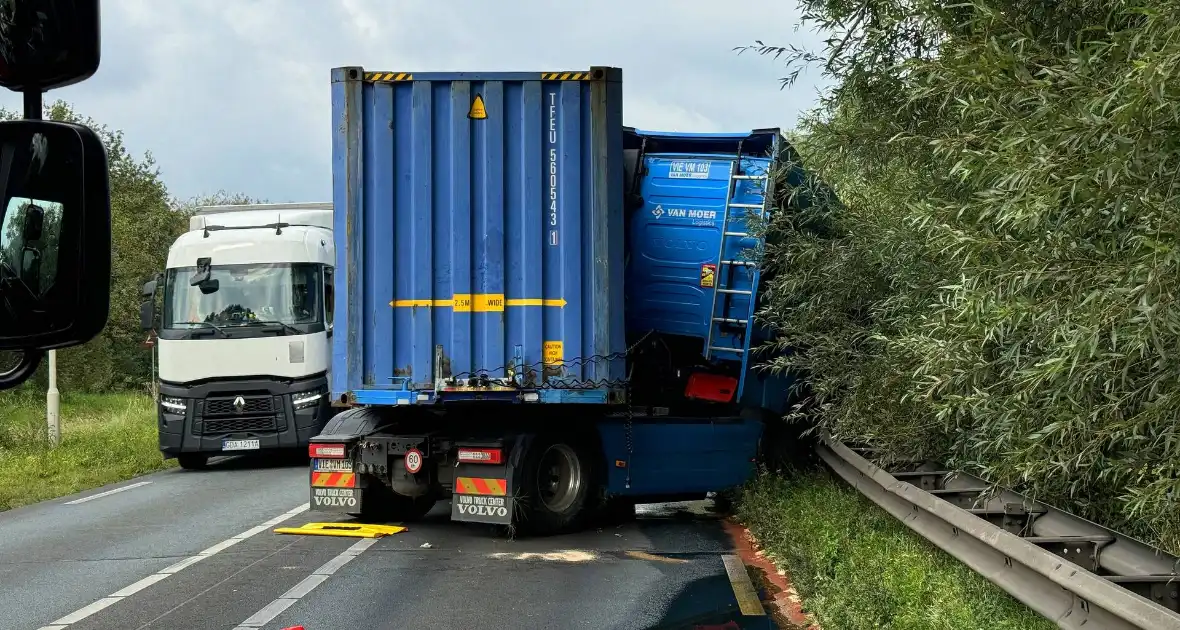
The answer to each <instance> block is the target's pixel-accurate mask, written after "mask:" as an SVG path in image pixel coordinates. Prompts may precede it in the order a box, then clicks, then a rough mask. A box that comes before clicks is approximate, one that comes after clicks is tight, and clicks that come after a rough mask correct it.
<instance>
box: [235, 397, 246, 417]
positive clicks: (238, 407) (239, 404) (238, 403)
mask: <svg viewBox="0 0 1180 630" xmlns="http://www.w3.org/2000/svg"><path fill="white" fill-rule="evenodd" d="M245 408H246V399H245V398H242V397H241V396H238V397H237V398H235V399H234V411H236V412H238V413H242V410H243V409H245Z"/></svg>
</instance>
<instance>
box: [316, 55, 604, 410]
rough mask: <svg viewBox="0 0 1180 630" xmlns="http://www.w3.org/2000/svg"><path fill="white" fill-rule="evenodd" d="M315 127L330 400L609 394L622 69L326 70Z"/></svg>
mask: <svg viewBox="0 0 1180 630" xmlns="http://www.w3.org/2000/svg"><path fill="white" fill-rule="evenodd" d="M332 125H333V145H332V153H333V162H332V179H333V203H334V206H335V224H334V229H335V239H336V252H337V254H336V276H335V288H336V296H337V297H336V306H335V331H334V334H333V342H332V363H333V369H332V376H331V381H332V395H333V398H334V399H336V400H341V401H347V402H352V403H357V404H374V405H380V404H416V403H430V402H434V401H436V400H439V399H440V397H441V399H443V400H451V399H462V398H464V397H472V396H474V395H476V394H478V395H479V396H481V397H482V398H485V399H486V398H489V397H495V396H497V395H499V396H503V397H504V398H506V399H514V400H525V401H532V400H538V401H541V402H607V401H609V400H613V399H614V398H615V397H616V396H617V395H618V394H619V387H618V385H617V384H618V383H619V382H621V379H622V378H623V376H624V361H623V358H622V353H623V352H624V350H625V340H624V330H623V311H622V308H620V305H621V304H622V303H623V277H622V264H623V211H622V197H623V193H622V184H623V160H622V153H623V150H622V71H621V70H619V69H617V68H604V67H596V68H591V69H590V71H589V72H556V73H553V72H533V73H529V72H515V73H488V74H479V73H401V72H366V71H365V70H363V69H362V68H357V67H345V68H336V69H334V70H333V71H332ZM480 377H486V379H483V378H480ZM522 390H523V392H524V393H523V394H522V393H521V391H522Z"/></svg>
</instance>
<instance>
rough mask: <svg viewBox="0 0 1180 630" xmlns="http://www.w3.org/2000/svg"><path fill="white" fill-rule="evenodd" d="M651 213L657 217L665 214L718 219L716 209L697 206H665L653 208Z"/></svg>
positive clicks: (689, 217) (681, 217) (675, 216)
mask: <svg viewBox="0 0 1180 630" xmlns="http://www.w3.org/2000/svg"><path fill="white" fill-rule="evenodd" d="M651 215H652V216H653V217H655V218H657V219H659V218H660V217H662V216H664V215H667V216H668V217H669V218H676V219H707V220H709V221H714V220H716V219H717V211H716V210H698V209H696V208H693V209H689V208H668V209H667V210H665V209H664V206H656V207H655V208H652V210H651Z"/></svg>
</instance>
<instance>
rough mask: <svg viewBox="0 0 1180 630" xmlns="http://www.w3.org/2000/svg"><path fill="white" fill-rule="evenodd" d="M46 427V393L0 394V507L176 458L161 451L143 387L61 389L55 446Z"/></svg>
mask: <svg viewBox="0 0 1180 630" xmlns="http://www.w3.org/2000/svg"><path fill="white" fill-rule="evenodd" d="M45 427H46V423H45V398H44V396H43V395H42V396H38V397H34V396H32V395H29V394H23V395H22V394H6V395H4V396H2V397H0V511H2V510H9V509H12V508H15V507H19V506H21V505H27V504H29V503H36V502H37V501H44V500H45V499H52V498H55V497H60V496H63V495H67V494H72V493H74V492H79V491H81V490H86V489H89V488H94V487H97V486H101V485H104V484H108V483H113V482H116V481H122V480H124V479H129V478H131V477H135V476H137V475H142V474H146V473H149V472H153V471H156V470H160V469H162V468H168V467H171V466H173V465H175V460H168V461H167V462H165V461H164V458H163V456H161V455H160V451H159V447H158V446H157V437H156V410H155V404H154V403H153V401H152V400H151V398H149V397H147V396H145V395H142V394H95V395H72V396H68V397H64V396H63V399H62V403H61V427H62V440H61V444H60V445H59V446H58V447H57V448H49V445H48V443H47V440H46V428H45Z"/></svg>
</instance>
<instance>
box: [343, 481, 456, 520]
mask: <svg viewBox="0 0 1180 630" xmlns="http://www.w3.org/2000/svg"><path fill="white" fill-rule="evenodd" d="M435 503H438V495H436V494H434V493H433V492H432V493H430V494H426V495H424V496H420V497H407V496H404V495H400V494H398V493H396V492H394V491H393V490H391V489H390V488H389V487H388V486H386V485H385V484H383V483H381V482H380V481H377V480H375V479H374V480H372V482H371V483H370V485H369V487H367V488H365V496H364V501H363V502H361V511H360V512H354V513H349V516H352V517H354V518H362V519H366V520H374V521H380V522H410V521H416V520H419V519H421V518H422V517H423V516H426V513H427V512H429V511H430V510H431V508H433V507H434V504H435Z"/></svg>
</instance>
